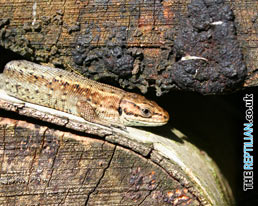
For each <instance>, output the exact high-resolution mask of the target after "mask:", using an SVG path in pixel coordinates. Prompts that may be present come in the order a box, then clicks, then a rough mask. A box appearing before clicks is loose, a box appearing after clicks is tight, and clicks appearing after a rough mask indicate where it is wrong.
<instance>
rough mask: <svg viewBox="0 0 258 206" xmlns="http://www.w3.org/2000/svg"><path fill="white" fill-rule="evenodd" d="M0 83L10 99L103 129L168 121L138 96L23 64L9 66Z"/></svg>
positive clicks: (10, 64)
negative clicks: (62, 112)
mask: <svg viewBox="0 0 258 206" xmlns="http://www.w3.org/2000/svg"><path fill="white" fill-rule="evenodd" d="M0 80H1V83H0V88H3V89H4V90H5V91H6V92H7V93H8V94H9V95H10V96H14V97H16V98H18V99H21V100H24V101H27V102H31V103H34V104H38V105H42V106H46V107H50V108H53V109H57V110H60V111H64V112H67V113H70V114H74V115H77V116H81V117H83V118H84V119H85V120H87V121H90V122H95V123H100V124H103V125H117V126H123V125H134V126H137V125H141V126H158V125H162V124H165V123H166V122H167V121H168V118H169V117H168V114H167V112H166V111H164V110H163V109H162V108H160V107H159V106H158V105H157V104H156V103H155V102H153V101H149V100H147V99H146V98H145V97H143V96H141V95H137V94H134V93H129V92H126V91H124V90H122V89H119V88H116V87H112V86H110V85H106V84H102V83H99V82H96V81H93V80H90V79H87V78H84V77H82V76H79V75H77V74H74V73H70V72H67V71H64V70H61V69H57V68H51V67H47V66H42V65H38V64H35V63H32V62H29V61H25V60H18V61H11V62H9V63H8V64H7V65H6V66H5V69H4V72H3V74H0Z"/></svg>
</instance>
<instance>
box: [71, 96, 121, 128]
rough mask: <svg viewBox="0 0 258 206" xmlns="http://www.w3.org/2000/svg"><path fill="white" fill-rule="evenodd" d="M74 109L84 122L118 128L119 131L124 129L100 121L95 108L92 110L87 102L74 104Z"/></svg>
mask: <svg viewBox="0 0 258 206" xmlns="http://www.w3.org/2000/svg"><path fill="white" fill-rule="evenodd" d="M76 108H77V112H78V114H79V115H80V116H81V117H82V118H83V119H85V120H86V121H89V122H93V123H96V124H100V125H104V126H107V127H118V128H120V129H125V127H124V125H121V124H118V123H113V122H108V121H106V120H105V119H100V118H99V116H98V115H97V113H96V110H95V108H93V107H92V106H91V105H90V104H89V103H88V102H87V101H84V100H79V101H78V102H77V104H76Z"/></svg>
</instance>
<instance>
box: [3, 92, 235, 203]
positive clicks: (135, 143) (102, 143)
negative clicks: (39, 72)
mask: <svg viewBox="0 0 258 206" xmlns="http://www.w3.org/2000/svg"><path fill="white" fill-rule="evenodd" d="M0 97H1V99H2V100H0V107H1V108H2V109H1V110H0V111H1V113H0V115H1V116H0V151H1V153H0V154H1V170H0V174H1V178H0V188H1V190H0V191H1V192H0V205H16V204H17V203H18V204H19V205H35V204H36V205H171V204H172V205H231V204H233V201H234V200H233V197H232V194H231V190H230V188H229V187H228V184H227V181H226V180H225V179H224V178H223V176H222V175H221V174H220V172H219V170H218V168H217V166H216V165H215V163H214V162H213V161H212V160H211V159H210V158H209V157H208V155H207V154H206V153H205V152H203V151H200V150H198V149H197V148H196V147H195V146H193V145H192V144H191V143H189V142H187V141H186V140H185V139H184V138H185V136H184V135H183V134H182V133H180V132H179V131H178V130H176V129H171V128H169V127H165V128H164V127H163V128H155V129H152V130H150V131H148V130H140V129H136V128H130V127H127V129H126V131H123V130H120V129H116V128H113V129H110V128H105V127H102V126H99V125H94V126H93V125H92V124H91V123H87V122H85V121H84V120H82V121H79V120H76V118H75V119H72V118H70V119H69V122H67V121H63V122H62V121H61V120H64V119H65V117H63V116H60V115H59V114H55V113H53V112H52V111H47V110H42V109H40V108H37V109H35V108H33V106H32V105H31V104H27V103H24V102H21V101H19V100H15V101H14V99H13V98H11V99H9V100H8V101H7V99H8V97H7V98H6V96H5V95H4V94H3V93H1V94H0ZM20 115H25V116H30V117H28V118H25V117H24V116H20ZM31 117H34V118H38V119H43V120H44V122H43V121H37V120H35V119H34V118H31ZM45 122H49V123H45ZM64 122H65V123H64ZM62 123H64V125H63V126H56V125H55V124H59V125H61V124H62Z"/></svg>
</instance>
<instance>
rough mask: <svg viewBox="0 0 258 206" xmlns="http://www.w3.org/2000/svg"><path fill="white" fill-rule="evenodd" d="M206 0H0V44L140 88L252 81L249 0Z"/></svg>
mask: <svg viewBox="0 0 258 206" xmlns="http://www.w3.org/2000/svg"><path fill="white" fill-rule="evenodd" d="M209 2H211V1H207V0H198V1H175V0H166V1H159V0H151V1H140V0H136V1H134V2H131V1H127V0H126V1H122V2H121V1H97V0H87V1H79V0H78V1H71V0H67V1H60V0H55V1H50V2H49V1H34V2H26V1H24V2H20V1H18V0H17V1H12V2H10V1H4V0H1V1H0V13H1V16H0V29H1V30H0V45H1V46H2V47H4V48H6V49H8V50H12V51H13V52H15V53H16V54H19V55H21V56H18V57H17V56H16V58H26V59H28V60H31V61H36V62H38V63H43V64H44V63H48V64H51V65H52V66H57V67H63V68H66V69H68V70H75V71H77V72H79V73H81V74H83V75H85V76H87V77H90V78H92V79H97V80H100V79H102V80H106V81H107V80H110V79H111V80H112V81H113V82H117V83H119V84H120V85H121V86H122V87H125V88H139V89H140V90H141V92H142V93H146V92H147V91H148V90H149V89H150V88H151V87H154V88H155V89H156V94H157V95H162V94H165V93H167V92H169V91H171V90H187V91H197V92H200V93H202V94H217V93H225V92H234V91H235V90H237V89H241V88H242V87H243V86H245V87H248V86H256V85H257V68H258V62H257V59H258V52H257V46H258V45H257V42H258V41H257V3H256V1H242V0H241V1H240V0H236V1H226V2H225V3H223V1H214V2H213V3H209ZM221 2H222V3H221ZM229 8H231V9H232V11H233V14H232V12H231V10H230V9H229ZM223 12H224V13H223ZM214 22H215V24H214ZM219 22H221V24H219ZM216 23H218V24H216ZM223 25H224V26H223ZM235 27H236V29H235ZM223 32H224V33H223ZM239 47H240V48H239ZM189 56H194V57H198V58H199V59H192V60H189ZM12 58H14V57H12ZM12 58H10V55H8V57H6V58H5V59H4V63H6V62H7V61H8V60H10V59H12ZM184 58H186V59H187V58H188V60H185V61H183V60H182V59H184ZM2 61H3V60H2ZM4 63H2V64H4Z"/></svg>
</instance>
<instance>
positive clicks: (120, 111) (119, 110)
mask: <svg viewBox="0 0 258 206" xmlns="http://www.w3.org/2000/svg"><path fill="white" fill-rule="evenodd" d="M118 113H119V115H120V116H121V115H122V108H121V107H119V108H118Z"/></svg>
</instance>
